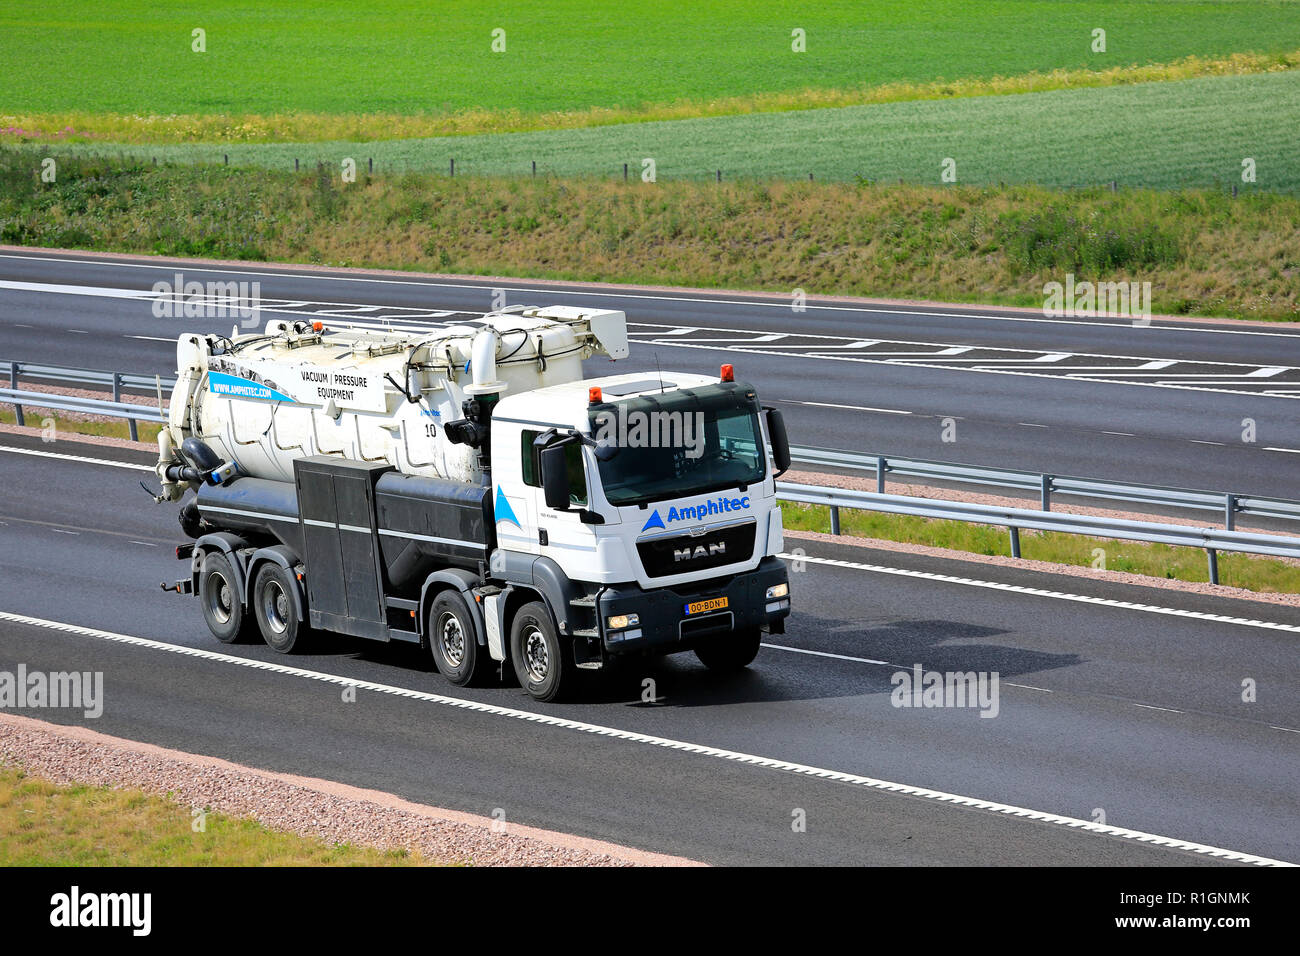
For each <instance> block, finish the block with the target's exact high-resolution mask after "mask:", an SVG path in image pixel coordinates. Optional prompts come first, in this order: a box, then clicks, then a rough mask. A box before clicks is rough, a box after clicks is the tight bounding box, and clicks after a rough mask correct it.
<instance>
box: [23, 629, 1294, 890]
mask: <svg viewBox="0 0 1300 956" xmlns="http://www.w3.org/2000/svg"><path fill="white" fill-rule="evenodd" d="M0 621H9V622H10V623H13V624H23V625H27V626H29V627H40V628H45V629H47V630H54V631H62V632H64V633H66V634H76V635H79V636H81V637H90V638H95V639H97V640H104V641H112V642H114V643H118V644H127V645H130V646H133V647H141V648H146V649H148V650H153V651H162V652H165V653H168V654H179V655H181V656H184V657H196V658H199V659H201V660H207V661H213V662H215V663H220V664H228V665H232V666H235V667H247V668H249V669H251V670H260V671H268V672H270V673H274V674H283V675H285V676H287V677H299V678H304V679H307V680H315V681H322V682H324V683H327V684H335V685H338V686H341V687H355V688H357V689H359V690H368V691H371V692H373V693H378V694H391V695H393V696H396V697H406V698H409V699H411V700H419V701H424V702H427V703H431V704H439V705H442V706H445V707H455V708H458V709H461V710H468V711H473V712H475V713H480V714H488V715H491V716H494V717H505V718H508V719H511V720H522V721H526V722H528V723H533V724H541V725H543V726H547V727H556V728H559V729H563V730H573V731H577V732H579V733H584V734H593V735H596V736H600V737H611V738H614V739H616V740H624V741H628V742H629V743H638V744H645V745H648V746H651V747H663V748H666V749H668V750H677V751H681V752H683V753H689V754H696V755H698V756H702V757H713V758H716V759H720V760H728V761H734V762H736V763H743V764H749V765H750V766H754V767H762V768H764V769H767V770H783V771H786V772H788V773H796V774H800V775H803V776H808V777H816V778H818V779H821V780H830V781H834V782H836V783H847V784H852V785H854V786H859V787H866V788H868V789H871V790H882V791H886V792H888V793H901V794H904V795H906V796H910V797H920V798H922V799H925V800H933V801H937V802H939V803H948V804H952V805H954V806H959V807H967V808H970V809H973V810H985V811H989V812H992V813H999V814H1003V815H1006V816H1014V817H1019V818H1021V819H1024V820H1032V821H1034V822H1036V823H1048V824H1053V825H1055V826H1062V827H1067V828H1069V829H1071V830H1084V831H1086V832H1089V833H1096V834H1102V835H1105V836H1113V837H1120V838H1122V839H1126V840H1134V841H1136V842H1139V843H1149V844H1152V845H1154V846H1160V847H1166V848H1169V849H1175V850H1185V851H1187V852H1190V853H1196V854H1200V855H1203V856H1212V857H1215V858H1217V859H1222V860H1231V861H1233V862H1237V863H1252V864H1255V865H1257V866H1295V865H1296V864H1294V863H1289V862H1287V861H1285V860H1275V859H1271V858H1269V857H1265V856H1257V855H1255V854H1253V853H1244V852H1241V851H1239V850H1227V849H1223V848H1222V847H1216V846H1209V845H1207V844H1203V843H1193V842H1191V841H1188V840H1179V839H1176V838H1174V837H1167V836H1160V835H1158V834H1154V833H1145V832H1143V831H1140V830H1130V829H1127V828H1125V827H1117V826H1111V825H1109V824H1100V823H1094V822H1092V821H1090V820H1080V819H1078V818H1075V817H1066V816H1062V815H1060V814H1056V813H1047V812H1045V811H1042V810H1031V809H1028V808H1026V807H1017V806H1013V805H1011V804H1006V803H996V802H994V801H992V800H982V799H980V798H978V797H967V796H962V795H960V794H955V793H945V792H944V791H942V790H931V789H929V788H926V787H914V786H911V785H909V784H904V783H894V782H892V781H889V780H879V779H877V778H874V777H864V776H860V775H859V774H852V773H845V772H843V771H840V770H829V769H825V768H822V767H812V766H808V765H806V764H797V763H791V762H789V761H786V760H778V759H775V758H773V757H763V756H759V755H757V754H747V753H743V752H741V751H737V750H724V749H722V748H721V747H710V746H707V745H705V744H696V743H690V742H689V741H684V740H673V739H672V738H669V737H656V736H652V735H650V734H641V733H636V732H635V731H630V730H622V729H620V728H618V727H605V726H601V725H600V724H589V723H586V722H584V721H578V720H569V719H567V718H564V717H552V716H550V715H548V714H539V713H535V712H533V711H528V710H518V709H516V708H513V707H500V706H498V705H496V704H484V703H480V702H479V701H475V700H465V699H463V698H459V697H447V696H444V695H442V694H430V693H427V692H425V691H418V690H412V689H410V688H407V687H395V686H392V685H389V684H378V683H375V682H373V681H366V680H357V679H355V678H351V677H343V676H341V675H338V674H327V673H323V672H321V671H310V670H306V669H304V668H300V667H288V666H286V665H284V664H276V663H274V662H271V661H257V660H250V659H248V658H244V657H235V656H233V655H230V654H220V653H218V652H216V651H205V650H200V649H198V648H194V647H181V646H180V645H177V644H167V643H164V642H162V641H152V640H149V639H147V638H143V637H134V636H132V635H129V634H118V633H116V632H113V631H101V630H98V629H96V628H90V627H80V626H78V625H75V624H65V623H63V622H61V621H50V620H46V619H44V618H37V617H28V616H26V615H23V614H13V613H10V612H8V611H0Z"/></svg>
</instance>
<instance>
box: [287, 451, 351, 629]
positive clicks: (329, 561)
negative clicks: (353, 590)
mask: <svg viewBox="0 0 1300 956" xmlns="http://www.w3.org/2000/svg"><path fill="white" fill-rule="evenodd" d="M294 477H296V478H297V479H298V507H299V509H300V511H301V513H302V537H303V543H304V554H303V559H304V561H305V563H306V565H307V606H308V607H309V608H311V609H312V610H313V611H320V612H321V613H324V614H337V615H341V616H343V617H347V614H348V597H347V588H346V587H344V583H343V552H342V551H341V550H340V548H339V531H338V525H337V517H336V516H337V514H338V510H337V507H336V505H335V502H334V479H333V477H332V476H331V475H329V474H328V473H325V472H319V471H312V470H310V469H307V468H295V470H294Z"/></svg>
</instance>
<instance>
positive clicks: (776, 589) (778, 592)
mask: <svg viewBox="0 0 1300 956" xmlns="http://www.w3.org/2000/svg"><path fill="white" fill-rule="evenodd" d="M789 593H790V585H788V584H774V585H772V586H771V587H770V588H768V589H767V599H768V600H769V601H770V600H772V599H773V598H783V597H785V596H786V595H787V594H789Z"/></svg>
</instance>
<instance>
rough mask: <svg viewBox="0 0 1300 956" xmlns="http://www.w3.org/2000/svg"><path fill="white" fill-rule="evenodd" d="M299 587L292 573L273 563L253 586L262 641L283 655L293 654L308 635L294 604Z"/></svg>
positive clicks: (254, 603) (262, 568) (259, 572)
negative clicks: (296, 589)
mask: <svg viewBox="0 0 1300 956" xmlns="http://www.w3.org/2000/svg"><path fill="white" fill-rule="evenodd" d="M296 587H297V584H296V583H295V582H294V580H293V578H292V577H290V575H289V572H288V571H286V570H285V569H284V568H282V567H280V566H279V565H278V564H272V563H271V562H269V561H268V562H267V563H266V564H263V565H262V566H261V567H260V568H259V569H258V571H257V579H256V582H255V583H254V584H253V602H252V603H253V611H254V613H255V614H256V615H257V627H258V629H259V630H260V631H261V632H262V640H264V641H266V644H267V646H268V647H270V648H271V650H273V651H278V652H279V653H281V654H290V653H292V652H293V650H294V648H295V647H297V646H298V644H299V642H300V641H301V640H302V637H303V635H304V634H305V633H306V631H307V625H306V624H304V623H303V621H302V620H301V619H300V618H299V617H298V608H297V605H296V604H295V603H294V600H293V592H294V589H295V588H296Z"/></svg>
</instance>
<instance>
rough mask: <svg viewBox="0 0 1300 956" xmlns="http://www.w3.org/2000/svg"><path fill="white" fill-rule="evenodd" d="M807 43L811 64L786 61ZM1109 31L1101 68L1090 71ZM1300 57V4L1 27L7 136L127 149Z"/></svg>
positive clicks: (80, 8)
mask: <svg viewBox="0 0 1300 956" xmlns="http://www.w3.org/2000/svg"><path fill="white" fill-rule="evenodd" d="M196 29H200V30H203V31H204V34H203V39H204V46H205V49H204V51H203V52H195V51H194V50H193V49H192V44H193V42H194V41H193V39H192V37H193V31H194V30H196ZM796 29H798V30H802V31H805V36H806V52H801V53H796V52H794V51H793V50H792V42H793V41H792V31H794V30H796ZM1095 29H1102V30H1105V34H1106V48H1105V52H1094V51H1093V31H1094V30H1095ZM494 30H502V31H504V38H503V42H504V44H505V49H504V51H503V52H493V49H492V45H493V31H494ZM501 40H502V38H501V37H500V36H499V37H498V41H499V42H501ZM1297 48H1300V3H1294V2H1271V0H1231V2H1185V0H1144V2H1088V0H1081V2H1054V0H983V2H970V0H929V2H916V0H873V2H871V3H861V2H857V0H851V2H850V0H826V2H822V3H819V4H817V5H813V6H810V8H809V9H806V10H801V11H798V12H796V11H794V10H793V9H791V7H790V5H788V4H786V3H781V2H778V0H750V2H741V0H731V2H708V3H686V2H662V0H624V2H621V3H618V4H607V5H592V4H590V3H588V2H584V0H552V2H547V3H539V4H531V5H521V4H514V3H503V2H499V0H492V2H481V3H474V4H460V3H455V4H454V3H449V2H442V3H436V4H426V3H415V2H399V0H375V2H370V3H355V2H340V0H320V2H316V3H312V4H292V3H283V2H281V3H266V2H261V0H257V2H230V0H195V2H191V3H187V4H185V5H183V6H168V5H160V4H157V3H152V2H144V0H122V2H117V3H114V4H112V6H111V12H110V10H109V8H108V7H107V5H104V4H102V3H96V2H88V0H67V2H63V3H59V4H49V5H29V4H23V5H17V4H10V5H6V6H5V7H4V8H3V9H0V56H2V57H3V62H4V69H3V71H0V114H3V117H4V119H5V120H6V121H7V122H8V123H9V124H10V125H12V124H14V123H15V122H21V123H35V124H39V123H40V122H42V117H44V118H45V119H48V120H54V119H55V118H58V117H66V116H68V115H72V114H76V115H77V116H79V117H81V122H82V124H83V125H85V126H89V127H92V130H91V132H93V128H101V129H108V130H112V131H115V132H117V133H122V132H124V131H129V132H131V133H133V134H134V135H146V134H147V131H148V128H149V125H150V123H151V122H153V121H152V120H148V119H147V118H148V117H168V116H173V115H179V116H182V117H199V118H201V117H204V116H212V115H226V116H242V117H248V116H283V115H292V114H319V115H322V116H324V115H355V116H363V115H375V114H381V115H385V116H392V117H401V116H425V117H439V116H445V117H452V116H457V115H464V114H473V113H479V114H481V113H487V114H511V115H513V116H516V117H518V116H524V117H528V116H532V117H538V116H542V117H547V118H546V119H542V120H534V121H533V126H534V127H536V126H537V125H538V124H539V123H540V125H542V126H546V125H548V124H550V125H566V122H565V118H566V117H568V119H569V123H568V125H572V114H574V113H575V112H577V113H579V114H581V113H582V112H583V111H587V110H595V111H597V112H596V113H593V114H592V116H591V117H590V118H591V119H593V121H599V120H600V119H601V118H602V117H603V118H604V121H611V120H613V121H617V120H618V119H619V117H620V116H622V117H623V118H624V119H626V118H629V117H630V118H637V116H636V112H637V111H639V110H644V109H646V108H647V107H650V106H653V105H656V104H658V105H664V104H687V106H686V109H685V113H686V114H687V115H689V114H690V113H692V112H695V113H696V114H697V115H700V114H703V113H708V112H710V108H709V107H708V104H710V103H716V102H717V101H721V100H727V99H728V98H739V100H740V101H744V100H745V98H751V99H752V98H753V97H759V100H757V101H754V102H755V103H756V104H757V106H759V107H762V106H763V103H764V102H765V101H763V100H762V99H761V98H762V97H764V96H775V95H778V94H789V95H792V96H793V99H785V100H773V101H771V102H770V103H769V104H768V106H769V107H771V106H776V107H777V108H781V107H782V106H784V107H785V108H791V107H794V106H798V105H801V103H802V104H803V105H834V104H835V103H839V102H843V97H840V98H838V99H837V98H836V97H833V96H832V97H829V98H827V97H826V96H825V95H824V94H825V93H826V91H841V92H842V91H862V90H866V89H869V88H873V87H879V86H881V85H882V84H898V83H903V84H908V83H922V84H923V83H927V82H931V81H935V80H944V81H949V80H959V79H963V78H991V77H999V76H1000V77H1008V76H1016V75H1021V74H1026V73H1035V72H1038V73H1050V72H1051V71H1054V70H1086V71H1097V70H1107V69H1111V68H1115V67H1128V66H1131V65H1134V64H1153V63H1169V62H1172V61H1176V60H1179V59H1180V58H1184V57H1188V56H1193V55H1195V56H1200V57H1218V56H1225V55H1227V54H1231V53H1234V52H1239V51H1257V52H1262V53H1278V52H1283V51H1288V50H1295V49H1297ZM1063 82H1064V81H1063ZM819 91H821V92H819ZM801 98H802V99H801ZM850 99H851V97H850ZM733 105H735V106H736V108H735V109H734V110H731V111H733V112H735V111H743V109H742V107H743V102H739V103H738V104H733ZM753 105H754V103H751V106H753ZM620 111H623V112H620ZM628 111H630V112H628ZM715 111H716V110H715ZM624 114H626V115H624ZM674 115H682V113H681V112H680V111H679V112H678V113H676V114H674ZM113 117H116V118H117V119H116V120H113ZM642 118H644V117H642ZM128 120H129V121H131V122H134V123H135V126H131V122H127V121H128ZM195 122H196V123H197V124H198V126H197V127H196V135H201V134H202V133H203V131H204V129H206V127H204V126H203V124H202V122H201V120H196V121H195ZM518 122H521V121H517V122H516V125H518ZM123 123H125V124H126V125H125V126H124V125H123ZM484 123H485V124H486V125H488V126H490V125H491V124H490V123H489V122H487V121H484ZM523 125H525V126H527V125H528V123H526V122H525V123H523ZM16 128H20V127H16ZM451 128H459V127H455V124H452V127H451ZM470 128H473V124H471V125H470ZM58 129H60V130H62V129H63V127H62V126H60V127H58ZM249 129H250V130H251V132H250V133H249V135H250V136H253V135H255V134H256V135H257V136H263V135H272V136H273V135H274V133H275V130H274V129H271V130H269V132H268V131H267V130H265V129H262V128H261V127H257V124H251V125H250V127H249ZM259 130H260V132H259ZM78 131H79V130H74V131H73V132H78ZM83 131H84V130H83ZM173 132H175V131H174V130H173ZM228 132H229V131H228ZM371 132H373V130H372V131H371ZM396 132H398V134H399V135H400V134H401V130H400V129H399V130H397V131H396ZM182 134H183V131H182ZM182 134H177V135H182ZM231 135H232V136H234V137H235V138H237V136H238V130H236V131H235V132H234V133H233V134H231Z"/></svg>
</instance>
